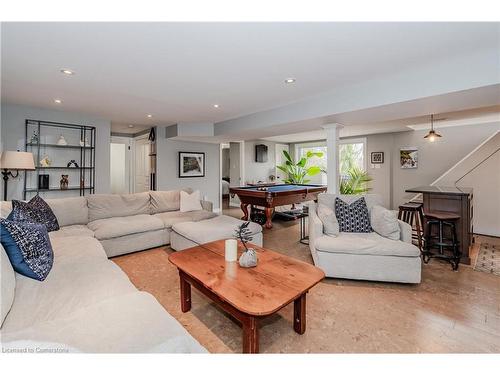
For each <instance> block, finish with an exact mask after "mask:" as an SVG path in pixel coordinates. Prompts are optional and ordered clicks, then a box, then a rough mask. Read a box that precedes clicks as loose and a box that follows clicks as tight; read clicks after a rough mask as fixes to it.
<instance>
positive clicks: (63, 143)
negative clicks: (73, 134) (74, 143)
mask: <svg viewBox="0 0 500 375" xmlns="http://www.w3.org/2000/svg"><path fill="white" fill-rule="evenodd" d="M57 145H58V146H67V145H68V142H66V138H64V135H62V134H61V135H60V136H59V139H58V141H57Z"/></svg>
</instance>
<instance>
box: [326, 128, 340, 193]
mask: <svg viewBox="0 0 500 375" xmlns="http://www.w3.org/2000/svg"><path fill="white" fill-rule="evenodd" d="M343 127H344V126H343V125H342V124H326V125H323V129H325V131H326V149H327V151H326V163H327V170H328V173H327V186H328V192H329V193H331V194H337V193H338V192H339V131H340V129H342V128H343Z"/></svg>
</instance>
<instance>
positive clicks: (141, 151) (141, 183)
mask: <svg viewBox="0 0 500 375" xmlns="http://www.w3.org/2000/svg"><path fill="white" fill-rule="evenodd" d="M134 149H135V157H134V159H135V168H134V193H141V192H143V191H149V190H150V189H149V187H150V173H151V170H150V165H149V153H150V144H149V140H148V139H147V138H137V139H136V140H135V147H134Z"/></svg>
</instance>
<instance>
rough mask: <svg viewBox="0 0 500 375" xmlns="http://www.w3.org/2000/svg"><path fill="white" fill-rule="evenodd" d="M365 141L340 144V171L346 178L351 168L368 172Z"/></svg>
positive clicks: (350, 141) (347, 141)
mask: <svg viewBox="0 0 500 375" xmlns="http://www.w3.org/2000/svg"><path fill="white" fill-rule="evenodd" d="M365 143H366V141H365V140H364V139H352V140H346V141H342V142H340V144H339V170H340V175H341V176H345V175H346V174H348V173H349V170H350V169H351V168H357V169H361V170H363V171H364V170H366V164H365Z"/></svg>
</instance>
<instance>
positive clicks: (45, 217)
mask: <svg viewBox="0 0 500 375" xmlns="http://www.w3.org/2000/svg"><path fill="white" fill-rule="evenodd" d="M7 219H8V220H12V221H25V222H26V221H27V222H31V223H38V224H43V225H45V226H46V227H47V231H49V232H52V231H54V230H59V223H58V222H57V217H56V215H54V212H52V209H51V208H50V206H49V205H48V204H47V202H45V201H44V200H43V199H42V198H41V197H40V196H39V195H35V196H34V197H33V198H31V200H30V201H29V202H28V203H26V202H22V201H16V200H13V201H12V212H11V213H10V215H9V216H8V217H7Z"/></svg>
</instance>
